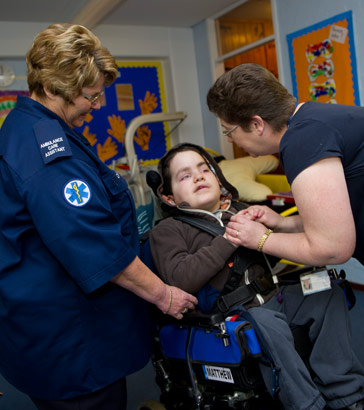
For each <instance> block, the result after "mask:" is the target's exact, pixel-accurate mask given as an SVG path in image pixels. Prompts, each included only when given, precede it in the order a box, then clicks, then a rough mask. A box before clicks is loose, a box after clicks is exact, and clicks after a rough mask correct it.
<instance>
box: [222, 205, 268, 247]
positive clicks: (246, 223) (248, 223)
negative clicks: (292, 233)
mask: <svg viewBox="0 0 364 410" xmlns="http://www.w3.org/2000/svg"><path fill="white" fill-rule="evenodd" d="M266 231H267V227H266V226H264V225H263V224H261V223H259V222H256V221H254V220H252V218H251V215H247V214H244V213H242V212H239V213H238V214H236V215H234V216H232V217H231V219H230V222H229V223H228V224H227V226H226V230H225V233H226V239H227V240H228V241H230V242H231V243H233V244H235V245H239V246H244V247H245V248H249V249H257V247H258V244H259V241H260V238H261V237H262V235H263V234H264V233H265V232H266Z"/></svg>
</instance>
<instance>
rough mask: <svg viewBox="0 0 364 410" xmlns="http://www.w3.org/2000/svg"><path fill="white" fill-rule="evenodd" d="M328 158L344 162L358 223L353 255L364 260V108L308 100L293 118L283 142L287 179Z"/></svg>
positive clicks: (281, 145)
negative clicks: (335, 158) (337, 158)
mask: <svg viewBox="0 0 364 410" xmlns="http://www.w3.org/2000/svg"><path fill="white" fill-rule="evenodd" d="M328 157H339V158H340V159H341V161H342V164H343V168H344V173H345V178H346V183H347V186H348V191H349V196H350V202H351V208H352V211H353V215H354V220H355V225H356V236H357V245H356V250H355V253H354V256H355V257H356V258H357V259H358V260H359V261H360V262H361V263H364V206H363V202H364V108H362V107H356V106H346V105H338V104H322V103H317V102H306V103H305V104H304V105H302V106H301V108H300V109H299V110H298V111H297V113H296V114H295V115H294V116H293V117H292V118H291V120H290V122H289V124H288V130H287V132H286V133H285V134H284V135H283V138H282V140H281V144H280V158H281V163H282V166H283V168H284V171H285V173H286V175H287V179H288V182H289V183H290V184H292V182H293V181H294V179H295V178H296V176H297V175H298V174H299V173H300V172H302V171H303V170H304V169H306V168H307V167H309V166H310V165H312V164H314V163H316V162H318V161H319V160H321V159H323V158H328ZM334 205H335V204H334Z"/></svg>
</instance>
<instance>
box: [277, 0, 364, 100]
mask: <svg viewBox="0 0 364 410" xmlns="http://www.w3.org/2000/svg"><path fill="white" fill-rule="evenodd" d="M271 1H272V8H273V18H274V20H275V27H274V31H275V35H276V46H277V57H278V66H279V70H280V71H279V78H280V80H281V82H282V83H283V84H284V85H285V86H286V87H287V88H288V89H289V90H290V91H292V80H291V71H290V64H289V56H288V46H287V40H286V35H287V34H291V33H293V32H295V31H297V30H300V29H303V28H305V27H308V26H311V25H312V24H315V23H319V22H321V21H322V20H326V19H328V18H330V17H333V16H335V15H337V14H341V13H344V12H345V11H348V10H352V12H353V26H354V42H355V49H356V62H357V70H358V74H359V94H360V96H361V104H362V105H363V101H364V82H363V77H362V76H361V73H362V72H363V68H364V54H363V53H360V50H361V48H362V46H363V39H364V26H363V24H362V18H363V15H364V2H363V1H362V0H340V1H333V0H320V1H317V0H305V1H301V0H271Z"/></svg>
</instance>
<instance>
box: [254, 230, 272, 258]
mask: <svg viewBox="0 0 364 410" xmlns="http://www.w3.org/2000/svg"><path fill="white" fill-rule="evenodd" d="M272 232H273V231H272V230H271V229H268V230H267V232H266V233H265V234H263V235H262V237H261V238H260V241H259V243H258V248H257V250H258V252H262V249H263V246H264V244H265V241H266V240H267V239H268V236H269V235H270V234H271V233H272Z"/></svg>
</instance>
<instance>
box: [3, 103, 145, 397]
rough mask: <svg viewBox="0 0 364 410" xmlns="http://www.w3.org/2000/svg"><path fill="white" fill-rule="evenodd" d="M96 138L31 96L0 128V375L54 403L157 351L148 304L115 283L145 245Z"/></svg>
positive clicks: (132, 366) (97, 385)
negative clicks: (91, 141) (92, 142)
mask: <svg viewBox="0 0 364 410" xmlns="http://www.w3.org/2000/svg"><path fill="white" fill-rule="evenodd" d="M87 144H88V143H87V141H86V139H85V138H84V137H83V136H81V135H80V134H78V133H76V132H75V131H74V130H72V129H71V128H69V127H68V126H67V124H66V123H65V122H64V121H63V120H62V119H60V118H59V117H58V116H57V115H56V114H54V113H52V112H51V111H49V110H48V109H47V108H45V107H44V106H43V105H41V104H39V103H37V102H35V101H33V100H31V99H29V98H26V97H18V102H17V106H16V108H15V109H13V110H12V111H11V113H10V114H9V115H8V117H7V119H6V121H5V122H4V124H3V126H2V128H1V130H0V197H1V212H0V229H1V235H0V254H1V258H0V329H1V331H0V372H1V373H2V374H3V376H4V377H5V378H6V379H7V380H8V381H9V382H10V383H11V384H13V385H14V386H15V387H17V388H18V389H19V390H21V391H23V392H24V393H26V394H28V395H30V396H33V397H37V398H40V399H43V400H61V399H67V398H71V397H75V396H78V395H82V394H87V393H90V392H92V391H96V390H98V389H101V388H102V387H105V386H107V385H109V384H110V383H112V382H114V381H116V380H119V379H120V378H122V377H124V376H126V375H128V374H130V373H132V372H134V371H136V370H138V369H140V368H141V367H143V366H144V365H145V364H146V363H147V361H148V360H149V357H150V351H151V348H150V328H149V323H148V321H147V316H148V315H147V311H146V305H145V303H144V301H142V300H141V299H140V298H138V297H137V296H135V295H134V294H132V293H131V292H129V291H127V290H125V289H123V288H120V287H119V286H117V285H114V284H112V283H111V282H109V281H110V279H111V278H113V277H114V276H116V275H117V274H118V273H119V272H120V271H122V270H123V269H124V268H125V267H126V266H128V265H129V264H130V263H131V262H132V261H133V260H134V259H135V257H136V256H137V255H138V252H139V241H138V234H137V228H136V219H135V209H134V203H133V199H132V197H131V194H130V191H129V190H128V187H127V184H126V182H125V180H124V179H123V178H121V177H120V176H119V175H118V174H116V173H115V172H114V171H112V170H110V169H109V168H108V167H107V166H106V165H105V164H103V163H102V162H101V161H100V160H99V159H98V158H97V157H96V155H95V154H94V153H93V152H92V150H91V149H90V147H89V146H87Z"/></svg>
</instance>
